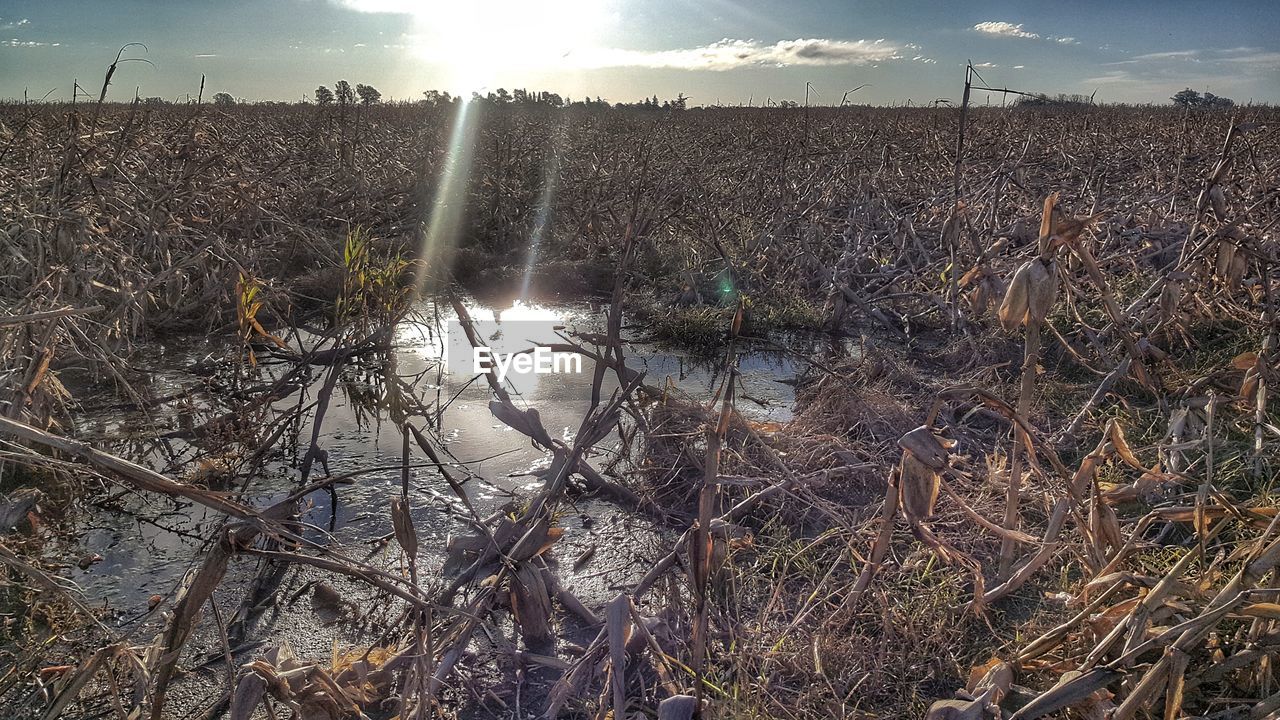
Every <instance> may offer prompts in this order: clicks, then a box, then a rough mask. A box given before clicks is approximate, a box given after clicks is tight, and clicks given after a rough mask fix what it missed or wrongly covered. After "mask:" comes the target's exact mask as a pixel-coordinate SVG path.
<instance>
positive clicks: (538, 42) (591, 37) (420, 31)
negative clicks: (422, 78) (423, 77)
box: [412, 0, 612, 90]
mask: <svg viewBox="0 0 1280 720" xmlns="http://www.w3.org/2000/svg"><path fill="white" fill-rule="evenodd" d="M611 17H612V14H611V10H610V8H609V3H608V2H603V1H602V0H477V1H475V2H465V3H462V2H439V3H429V4H424V6H423V7H421V8H420V9H418V10H416V11H415V12H414V14H413V18H414V31H413V34H412V35H413V38H414V39H413V52H414V53H415V54H416V55H417V56H418V57H419V58H421V59H423V60H426V61H428V62H431V63H432V64H437V65H441V66H443V67H445V68H447V71H448V75H449V76H450V77H449V78H448V82H449V84H450V85H453V86H455V87H459V88H464V89H466V90H479V89H481V88H483V87H486V86H491V85H492V83H494V82H495V81H496V80H497V79H498V78H500V77H502V76H507V75H510V74H512V73H513V72H519V71H525V70H555V69H563V68H566V67H572V66H573V64H574V62H575V55H582V54H584V53H586V52H587V51H589V50H591V49H593V48H596V47H598V46H599V43H600V40H601V36H602V34H603V33H604V32H606V31H607V30H608V27H609V25H610V19H611Z"/></svg>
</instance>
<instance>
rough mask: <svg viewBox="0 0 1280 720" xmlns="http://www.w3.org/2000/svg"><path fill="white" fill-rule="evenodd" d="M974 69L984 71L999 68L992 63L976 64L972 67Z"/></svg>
mask: <svg viewBox="0 0 1280 720" xmlns="http://www.w3.org/2000/svg"><path fill="white" fill-rule="evenodd" d="M974 67H976V68H984V69H985V68H998V67H1000V66H999V65H997V64H995V63H993V62H982V63H976V64H975V65H974Z"/></svg>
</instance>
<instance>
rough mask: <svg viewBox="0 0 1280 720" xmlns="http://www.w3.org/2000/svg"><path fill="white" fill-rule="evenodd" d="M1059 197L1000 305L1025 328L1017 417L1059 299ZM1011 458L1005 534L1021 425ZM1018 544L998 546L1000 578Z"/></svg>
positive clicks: (1003, 318)
mask: <svg viewBox="0 0 1280 720" xmlns="http://www.w3.org/2000/svg"><path fill="white" fill-rule="evenodd" d="M1057 204H1058V194H1057V193H1053V194H1052V195H1050V196H1049V197H1047V198H1045V199H1044V214H1043V215H1042V216H1041V218H1040V256H1039V257H1037V258H1035V259H1033V260H1030V261H1028V262H1026V263H1024V264H1023V265H1022V267H1020V268H1018V271H1017V272H1016V273H1015V274H1014V276H1013V280H1012V281H1011V282H1010V283H1009V290H1008V292H1007V293H1006V294H1005V298H1004V302H1003V303H1002V304H1001V306H1000V322H1001V324H1003V325H1004V326H1005V328H1007V329H1013V328H1016V327H1018V326H1019V325H1022V326H1024V327H1025V328H1026V338H1025V340H1024V346H1023V361H1022V382H1021V389H1020V391H1019V393H1018V415H1019V416H1020V417H1027V414H1028V413H1029V411H1030V409H1031V393H1032V391H1033V389H1034V386H1035V375H1036V366H1037V364H1038V363H1039V361H1040V326H1041V325H1042V324H1043V323H1044V321H1045V318H1046V317H1048V315H1049V310H1050V309H1052V307H1053V301H1054V299H1055V298H1056V297H1057V294H1058V268H1057V263H1056V262H1055V261H1054V259H1053V253H1054V251H1055V249H1056V244H1055V243H1054V242H1053V238H1054V209H1055V208H1056V207H1057ZM1013 432H1014V441H1013V448H1012V449H1011V451H1010V457H1011V458H1012V460H1011V462H1010V467H1009V484H1008V486H1007V487H1008V489H1007V491H1006V494H1005V511H1004V529H1005V530H1007V531H1010V532H1013V531H1015V530H1017V529H1018V519H1019V516H1018V503H1019V500H1020V494H1021V485H1022V453H1023V452H1024V448H1025V447H1026V446H1027V437H1026V432H1025V431H1024V430H1023V429H1022V426H1021V425H1015V426H1014V430H1013ZM1014 544H1015V541H1014V540H1013V539H1012V538H1011V537H1007V536H1006V537H1005V538H1004V539H1002V540H1001V541H1000V563H999V569H998V575H997V576H998V577H999V578H1000V579H1001V580H1004V579H1007V578H1008V577H1009V571H1010V569H1011V568H1012V566H1013V550H1014Z"/></svg>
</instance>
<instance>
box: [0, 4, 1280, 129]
mask: <svg viewBox="0 0 1280 720" xmlns="http://www.w3.org/2000/svg"><path fill="white" fill-rule="evenodd" d="M127 42H142V43H145V44H146V45H147V51H146V52H143V51H142V50H141V49H135V50H133V51H131V53H130V54H129V55H128V56H129V57H145V58H146V59H148V60H149V61H151V63H152V65H148V64H145V63H127V64H124V65H121V67H120V69H119V71H118V72H117V74H116V78H115V81H114V84H113V87H112V89H111V92H110V95H109V97H110V98H113V99H119V100H127V99H129V98H131V97H132V95H133V92H134V88H135V87H136V88H139V91H140V92H141V93H142V95H144V96H155V95H158V96H162V97H166V98H170V99H172V98H176V97H179V96H183V95H185V94H186V93H194V92H195V91H196V89H197V88H198V86H199V81H200V75H201V73H204V74H205V75H207V77H208V84H207V88H206V94H207V95H209V94H212V93H214V92H219V91H225V92H229V93H231V94H232V95H234V96H236V97H238V98H244V99H250V100H260V99H285V100H293V99H299V98H301V97H303V96H304V95H309V94H310V93H311V91H312V90H314V88H315V87H316V85H318V84H321V83H324V84H330V85H331V84H332V83H333V82H334V81H335V80H338V79H341V78H345V79H347V80H349V81H351V82H352V83H357V82H364V83H369V84H372V85H375V86H376V87H378V88H379V89H380V90H381V91H382V93H383V95H384V97H387V98H410V99H413V98H417V97H420V93H421V92H422V91H423V90H427V89H443V90H450V91H452V92H455V93H457V92H467V91H470V90H474V89H480V90H481V91H484V90H492V89H496V88H498V87H506V88H513V87H527V88H530V89H546V90H552V91H555V92H559V93H561V94H562V95H568V96H571V97H581V96H582V95H584V94H589V95H592V96H596V95H599V96H601V97H604V98H606V99H610V100H614V101H619V100H634V99H637V98H640V97H647V96H651V95H655V94H656V95H659V96H661V97H672V96H674V95H676V94H677V93H680V92H683V93H685V94H686V95H689V96H691V97H692V99H693V102H694V104H712V103H716V102H722V103H726V104H731V103H739V102H747V101H748V100H749V99H750V100H753V101H754V102H755V103H757V104H758V103H760V102H762V101H764V100H765V99H773V100H779V99H803V97H804V87H805V82H806V81H808V82H812V83H813V86H814V87H815V88H816V89H817V91H818V93H819V95H818V96H817V97H816V99H815V102H818V103H828V104H830V103H838V102H839V101H840V98H841V97H842V96H843V95H844V93H845V91H846V90H849V89H851V88H854V87H857V86H859V85H863V84H869V86H868V87H865V88H864V89H862V90H860V91H859V92H858V93H857V94H856V95H854V96H853V99H854V100H856V101H860V102H871V103H876V104H889V103H899V104H900V103H903V102H905V101H907V100H911V101H912V102H914V103H916V104H920V103H924V102H928V101H930V100H933V99H935V98H950V99H953V100H958V98H959V95H960V85H961V84H962V82H963V67H964V64H965V62H966V60H972V61H973V62H974V63H975V65H977V66H978V67H979V71H980V72H981V73H982V75H983V77H984V78H985V79H986V80H987V81H988V82H989V83H990V84H992V85H995V86H1006V85H1007V86H1008V87H1011V88H1016V89H1022V90H1028V91H1036V92H1048V93H1058V92H1066V93H1086V94H1087V93H1092V92H1095V91H1096V92H1097V97H1098V99H1099V100H1103V101H1127V102H1165V101H1167V98H1168V97H1169V96H1170V95H1171V94H1172V93H1174V92H1176V91H1177V90H1180V89H1181V88H1183V87H1186V86H1191V87H1193V88H1196V89H1197V90H1202V91H1203V90H1208V91H1210V92H1213V93H1215V94H1218V95H1224V96H1227V97H1231V98H1234V99H1235V100H1237V101H1239V102H1246V101H1249V100H1251V99H1252V100H1254V101H1264V102H1272V103H1276V102H1280V2H1274V1H1265V0H1257V1H1253V2H1246V1H1243V0H1241V1H1237V2H1231V1H1227V0H1218V2H1212V3H1211V2H1203V1H1202V0H1201V1H1199V2H1189V1H1182V0H1173V1H1164V2H1157V1H1154V0H1153V1H1148V2H1120V1H1119V0H1113V1H1112V2H1096V1H1094V0H1073V1H1071V2H1065V1H1062V0H1059V1H1057V2H982V1H981V0H978V1H975V2H969V3H965V4H961V3H954V2H933V1H929V2H924V1H921V2H911V1H910V0H900V1H898V2H893V1H891V0H853V1H846V2H837V1H831V0H795V1H793V2H762V1H760V0H471V1H470V2H443V1H441V0H419V1H413V0H253V1H250V0H220V1H219V0H206V1H204V2H187V1H184V0H171V1H170V2H143V1H141V0H131V1H129V0H78V1H76V0H40V1H39V2H29V1H27V0H0V97H8V98H20V97H22V95H23V93H24V91H25V92H27V93H28V94H29V95H30V96H31V97H34V98H39V97H42V96H44V95H45V94H46V93H48V92H50V91H52V96H51V97H60V98H67V97H70V94H71V88H72V82H73V80H75V79H78V80H79V82H80V85H81V86H82V87H84V88H86V89H88V90H89V92H90V93H92V94H93V95H95V96H96V94H97V91H98V88H99V87H100V85H101V82H102V75H103V73H104V71H105V68H106V65H107V64H108V63H109V62H110V60H111V58H112V57H114V55H115V51H116V49H118V48H119V47H120V46H121V45H123V44H124V43H127ZM986 101H987V97H986V94H985V93H979V94H978V95H977V102H979V103H982V102H986ZM991 101H992V102H996V103H998V102H999V96H998V95H997V96H994V97H993V98H991Z"/></svg>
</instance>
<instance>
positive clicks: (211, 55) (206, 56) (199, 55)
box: [196, 53, 218, 58]
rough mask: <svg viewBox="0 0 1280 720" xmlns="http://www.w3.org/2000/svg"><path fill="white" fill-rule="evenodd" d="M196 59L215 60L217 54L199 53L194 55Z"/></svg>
mask: <svg viewBox="0 0 1280 720" xmlns="http://www.w3.org/2000/svg"><path fill="white" fill-rule="evenodd" d="M196 57H198V58H216V57H218V54H217V53H199V54H197V55H196Z"/></svg>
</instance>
